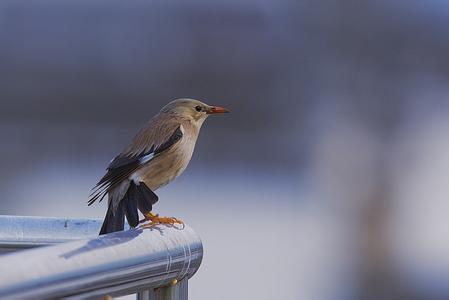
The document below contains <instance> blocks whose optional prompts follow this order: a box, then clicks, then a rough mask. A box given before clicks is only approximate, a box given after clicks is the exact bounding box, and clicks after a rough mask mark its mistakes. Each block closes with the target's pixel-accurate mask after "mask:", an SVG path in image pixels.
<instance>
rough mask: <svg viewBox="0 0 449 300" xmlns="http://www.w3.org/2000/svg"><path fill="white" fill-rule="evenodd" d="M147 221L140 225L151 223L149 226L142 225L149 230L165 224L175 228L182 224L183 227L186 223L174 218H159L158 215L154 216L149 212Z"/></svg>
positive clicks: (146, 217)
mask: <svg viewBox="0 0 449 300" xmlns="http://www.w3.org/2000/svg"><path fill="white" fill-rule="evenodd" d="M144 216H145V219H143V220H141V221H140V223H143V222H145V221H150V222H149V223H148V224H144V225H142V227H143V228H149V227H152V226H154V225H159V224H163V225H167V226H171V227H172V226H175V224H181V225H182V226H184V222H183V221H181V220H179V219H177V218H174V217H159V215H158V214H153V213H152V212H149V213H147V214H145V215H144Z"/></svg>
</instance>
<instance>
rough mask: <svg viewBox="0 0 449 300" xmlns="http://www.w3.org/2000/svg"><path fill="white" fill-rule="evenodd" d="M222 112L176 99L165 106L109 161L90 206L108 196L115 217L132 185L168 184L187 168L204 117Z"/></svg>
mask: <svg viewBox="0 0 449 300" xmlns="http://www.w3.org/2000/svg"><path fill="white" fill-rule="evenodd" d="M223 112H227V111H226V110H225V109H223V108H221V107H214V106H210V105H207V104H205V103H202V102H200V101H198V100H194V99H177V100H174V101H172V102H170V103H169V104H167V105H166V106H164V107H163V108H162V109H161V111H160V112H159V113H158V114H157V115H156V116H154V117H153V118H152V119H151V120H150V121H149V122H148V123H147V124H146V125H145V126H144V128H143V129H141V130H140V131H139V132H138V133H137V135H136V136H135V137H134V139H133V141H132V143H131V144H130V145H129V146H128V147H126V148H125V149H124V150H123V151H122V152H121V153H120V154H119V155H118V156H117V157H115V158H114V159H113V160H112V161H111V163H110V165H109V167H108V172H107V174H106V175H105V176H104V177H103V178H102V179H101V180H100V182H99V183H98V184H97V186H96V188H95V190H94V193H93V194H92V198H91V200H90V201H89V204H92V203H93V202H94V201H95V200H97V199H100V201H101V199H102V198H103V197H104V196H105V195H106V194H107V195H108V202H109V206H108V207H109V208H110V209H111V213H112V215H115V214H116V212H117V210H118V207H119V205H120V203H121V202H123V199H124V198H126V195H127V192H128V191H129V190H130V186H131V185H133V184H134V185H136V186H139V185H141V184H142V183H143V184H144V185H146V188H149V189H150V190H151V191H155V190H157V189H158V188H160V187H162V186H164V185H166V184H168V183H169V182H170V181H172V180H173V179H175V178H176V177H177V176H179V175H180V174H181V173H182V172H183V171H184V170H185V168H186V167H187V165H188V163H189V161H190V159H191V157H192V154H193V151H194V148H195V144H196V141H197V138H198V134H199V131H200V129H201V126H202V124H203V122H204V121H205V120H206V118H207V117H208V116H209V115H210V114H212V113H223ZM154 196H155V195H154ZM155 197H156V200H154V201H153V203H154V202H155V201H157V196H155ZM150 207H151V205H150ZM132 209H134V207H133V208H132ZM139 209H140V208H139ZM127 217H128V214H127ZM128 221H129V220H128ZM105 222H106V220H105ZM102 231H103V230H102Z"/></svg>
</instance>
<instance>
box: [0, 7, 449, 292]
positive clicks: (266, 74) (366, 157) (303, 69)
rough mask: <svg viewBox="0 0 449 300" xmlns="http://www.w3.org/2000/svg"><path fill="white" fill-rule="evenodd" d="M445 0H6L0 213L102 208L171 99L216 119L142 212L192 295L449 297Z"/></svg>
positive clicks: (0, 36)
mask: <svg viewBox="0 0 449 300" xmlns="http://www.w3.org/2000/svg"><path fill="white" fill-rule="evenodd" d="M448 83H449V5H448V3H447V1H442V0H428V1H414V0H411V1H405V0H404V1H391V0H380V1H364V2H363V3H362V2H360V1H356V0H339V1H336V0H334V1H331V0H329V1H319V2H317V1H310V0H290V1H288V0H282V1H274V0H257V1H256V0H246V1H241V0H227V1H223V0H220V1H206V0H190V1H180V0H173V1H167V0H151V1H143V0H128V1H119V0H112V1H102V0H68V1H62V2H61V1H57V0H40V1H31V0H2V1H0V140H1V141H2V142H1V147H0V164H1V166H2V167H1V171H0V191H1V206H0V214H16V215H39V216H59V217H88V218H103V216H104V214H105V211H106V203H104V202H102V203H101V204H96V205H93V206H92V207H87V205H86V201H87V198H88V195H89V192H90V188H91V187H93V186H94V184H95V183H96V182H97V180H98V179H99V178H100V177H101V176H102V175H103V174H104V169H105V168H106V166H107V164H108V162H109V160H110V159H111V158H113V156H114V155H116V154H117V153H118V152H119V151H121V150H122V148H123V147H125V146H126V145H127V144H128V143H129V141H130V140H131V138H132V136H133V135H134V134H135V133H136V131H137V130H138V129H139V128H140V127H141V126H142V125H143V124H144V123H145V122H146V121H147V120H148V119H149V118H150V117H151V116H153V115H154V114H156V113H157V112H158V111H159V109H160V108H161V107H162V106H163V105H164V104H165V103H167V102H168V101H169V100H172V99H175V98H179V97H192V98H197V99H200V100H204V101H206V102H208V103H210V104H216V105H222V106H225V107H228V108H230V109H231V110H232V114H229V115H225V116H219V117H214V118H210V119H209V120H208V121H207V122H206V124H205V126H204V127H203V130H202V132H201V136H200V139H199V142H198V144H197V148H196V150H195V154H194V158H193V160H192V162H191V164H190V166H189V167H188V168H187V170H186V172H185V173H184V174H183V176H181V177H180V178H179V179H177V180H176V181H175V182H173V183H172V184H171V185H169V186H167V187H165V188H164V189H161V190H159V191H158V194H159V196H160V201H159V202H158V204H157V205H156V211H157V212H159V213H161V214H162V215H174V216H177V217H179V218H181V219H183V220H184V221H186V222H187V223H188V224H189V225H191V226H192V227H193V228H195V230H196V231H197V233H198V234H199V235H200V236H201V237H202V238H203V242H204V247H205V257H204V261H203V265H202V267H201V269H200V271H199V272H198V274H197V275H196V276H195V277H194V278H193V279H192V280H191V283H190V294H191V298H192V299H199V300H206V299H218V300H220V299H259V300H265V299H266V300H269V299H290V300H296V299H313V300H343V299H344V300H346V299H364V300H370V299H373V300H374V299H430V300H434V299H435V300H439V299H449V201H448V198H449V184H448V180H449V84H448Z"/></svg>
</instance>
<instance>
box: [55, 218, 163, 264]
mask: <svg viewBox="0 0 449 300" xmlns="http://www.w3.org/2000/svg"><path fill="white" fill-rule="evenodd" d="M144 230H151V231H152V230H156V231H158V232H159V234H160V235H161V236H164V228H162V227H161V226H158V225H156V226H151V227H145V228H142V227H138V228H133V229H130V230H127V231H120V232H115V233H111V234H107V235H103V236H99V237H98V238H97V239H94V240H90V241H88V242H87V243H86V244H85V245H84V246H82V247H80V248H77V249H74V250H72V251H69V252H67V253H63V254H61V255H60V257H63V258H65V259H69V258H71V257H73V256H76V255H79V254H82V253H86V252H89V251H92V250H96V249H101V248H106V247H111V246H115V245H119V244H123V243H126V242H128V241H131V240H133V239H135V238H136V237H138V236H139V235H140V234H141V233H142V232H143V231H144Z"/></svg>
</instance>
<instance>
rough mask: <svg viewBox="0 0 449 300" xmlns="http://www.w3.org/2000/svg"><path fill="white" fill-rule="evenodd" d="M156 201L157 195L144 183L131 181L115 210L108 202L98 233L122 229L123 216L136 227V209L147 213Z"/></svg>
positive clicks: (137, 219)
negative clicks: (137, 183)
mask: <svg viewBox="0 0 449 300" xmlns="http://www.w3.org/2000/svg"><path fill="white" fill-rule="evenodd" d="M157 201H158V196H157V195H156V194H155V193H154V192H153V191H152V190H151V189H149V188H148V187H147V186H146V185H145V183H143V182H139V185H136V184H134V182H131V183H130V186H129V188H128V190H127V192H126V194H125V196H124V197H123V199H122V200H120V202H119V205H118V207H117V209H116V211H114V210H113V206H112V205H111V204H109V207H108V211H107V213H106V217H105V219H104V221H103V225H102V227H101V230H100V235H102V234H107V233H111V232H115V231H121V230H123V229H124V223H125V216H126V219H127V220H128V224H129V225H130V226H132V227H136V226H137V225H138V224H139V213H138V210H140V211H141V212H142V213H143V214H146V213H149V212H151V210H152V208H153V204H155V203H156V202H157Z"/></svg>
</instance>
